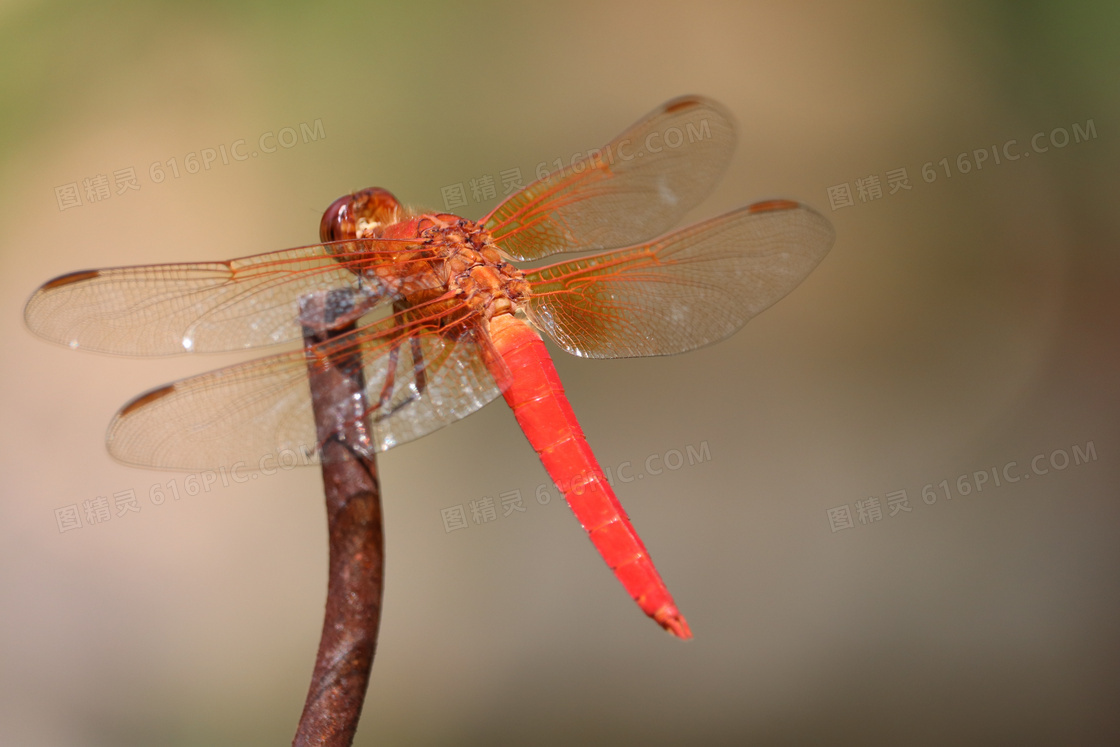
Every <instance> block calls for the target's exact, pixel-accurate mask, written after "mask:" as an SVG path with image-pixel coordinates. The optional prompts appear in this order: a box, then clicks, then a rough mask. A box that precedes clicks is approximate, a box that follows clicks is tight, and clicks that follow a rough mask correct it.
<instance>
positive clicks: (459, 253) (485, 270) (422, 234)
mask: <svg viewBox="0 0 1120 747" xmlns="http://www.w3.org/2000/svg"><path fill="white" fill-rule="evenodd" d="M417 231H418V236H419V238H422V239H423V240H424V243H425V246H427V247H428V248H429V249H430V251H431V252H432V255H433V256H432V261H433V264H435V265H442V267H441V268H440V271H439V274H440V275H442V276H443V277H444V278H446V283H447V290H448V291H449V292H450V293H452V294H454V295H455V296H456V297H457V299H458V301H459V302H460V303H463V302H465V303H466V305H467V307H468V308H469V309H470V310H471V311H473V312H476V313H481V314H482V316H483V317H484V318H486V319H489V318H490V317H492V316H494V315H496V314H511V313H515V312H516V311H517V310H518V309H519V308H520V305H521V303H522V302H523V301H524V300H525V299H526V298H527V297H528V295H529V283H528V282H527V281H526V280H525V277H524V275H523V274H522V272H521V271H520V270H518V269H517V268H516V267H514V266H513V265H511V264H510V263H509V262H506V261H505V260H504V259H503V258H502V255H501V253H500V252H499V251H498V247H497V246H496V245H495V244H494V240H493V238H492V237H491V236H490V233H489V232H488V231H486V230H485V229H484V228H483V227H482V226H480V225H479V224H477V223H475V222H473V221H469V220H466V219H465V218H460V217H459V216H456V215H450V214H448V213H438V214H429V215H424V216H421V217H420V219H419V220H418V223H417Z"/></svg>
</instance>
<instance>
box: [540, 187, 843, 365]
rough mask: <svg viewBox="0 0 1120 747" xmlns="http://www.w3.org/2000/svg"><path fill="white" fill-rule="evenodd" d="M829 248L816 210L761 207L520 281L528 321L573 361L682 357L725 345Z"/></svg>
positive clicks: (784, 204) (777, 204) (827, 227)
mask: <svg viewBox="0 0 1120 747" xmlns="http://www.w3.org/2000/svg"><path fill="white" fill-rule="evenodd" d="M833 239H834V233H833V230H832V226H831V224H830V223H829V222H828V220H826V219H825V218H824V217H823V216H822V215H820V214H819V213H817V212H816V211H815V210H813V209H812V208H810V207H807V206H805V205H801V204H798V203H796V202H791V201H788V200H771V201H768V202H760V203H757V204H754V205H751V206H749V207H745V208H742V209H740V210H736V211H733V212H730V213H727V214H725V215H722V216H720V217H718V218H713V219H712V220H709V221H705V222H703V223H698V224H697V225H695V226H690V227H689V228H686V229H683V230H681V231H677V232H675V233H672V234H670V235H668V236H664V237H662V238H660V239H657V240H656V241H651V242H649V243H647V244H643V245H640V246H634V247H630V248H627V249H621V250H618V251H613V252H606V253H604V254H598V255H595V256H593V257H585V258H583V259H578V260H573V261H570V262H563V263H560V264H555V265H550V266H548V267H542V268H540V269H537V270H534V271H532V272H529V273H526V278H527V279H528V280H529V281H530V283H531V284H532V287H533V294H532V296H531V297H530V309H531V314H530V316H531V319H532V321H533V323H534V324H536V325H537V326H538V327H540V328H542V329H543V330H544V331H546V332H547V333H548V334H549V335H550V336H552V338H553V339H555V340H556V342H557V343H559V344H560V345H561V346H562V347H563V348H564V349H565V350H567V351H568V352H569V353H572V354H574V355H579V356H583V357H587V358H625V357H635V356H647V355H670V354H673V353H681V352H684V351H686V350H692V349H694V348H698V347H700V346H702V345H707V344H708V343H711V342H715V341H717V340H721V339H723V338H724V337H727V336H728V335H730V334H731V333H733V332H735V331H736V330H737V329H739V328H740V327H742V326H743V324H745V323H746V322H747V320H748V319H750V318H751V317H753V316H755V315H756V314H758V313H759V312H761V311H762V310H763V309H765V308H767V307H768V306H770V305H771V304H773V303H774V302H776V301H777V300H778V299H780V298H781V297H782V296H784V295H786V294H787V293H789V292H790V291H791V290H793V289H794V288H795V287H796V286H797V284H798V283H800V282H801V281H802V280H803V279H805V277H806V276H807V275H808V274H809V272H810V271H812V269H813V268H814V267H816V266H817V263H819V262H820V261H821V259H823V258H824V256H825V254H827V253H828V250H829V249H830V248H831V247H832V242H833Z"/></svg>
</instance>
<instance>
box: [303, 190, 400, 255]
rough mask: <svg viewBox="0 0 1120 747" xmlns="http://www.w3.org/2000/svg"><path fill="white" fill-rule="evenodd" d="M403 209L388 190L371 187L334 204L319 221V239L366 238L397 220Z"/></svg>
mask: <svg viewBox="0 0 1120 747" xmlns="http://www.w3.org/2000/svg"><path fill="white" fill-rule="evenodd" d="M402 212H403V210H402V208H401V204H400V203H399V202H397V198H396V197H394V196H393V195H392V193H391V192H389V190H387V189H382V188H381V187H369V188H368V189H363V190H361V191H360V192H355V193H354V194H350V195H344V196H342V197H339V198H338V199H337V200H335V201H334V202H332V203H331V206H330V207H329V208H327V210H326V212H324V213H323V219H322V220H321V221H320V222H319V240H320V241H323V242H327V241H345V240H347V239H358V238H366V237H368V236H370V235H372V234H373V233H374V229H376V228H379V227H381V226H386V225H389V224H391V223H396V222H397V221H398V220H399V219H400V215H401V213H402Z"/></svg>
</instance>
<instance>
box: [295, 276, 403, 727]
mask: <svg viewBox="0 0 1120 747" xmlns="http://www.w3.org/2000/svg"><path fill="white" fill-rule="evenodd" d="M349 310H350V309H349V300H348V297H347V296H346V295H345V294H340V293H338V292H333V291H330V292H321V293H315V294H312V295H310V296H308V297H306V298H304V299H301V302H300V321H301V323H302V324H303V328H304V345H305V347H310V346H311V345H315V344H319V343H324V342H329V341H330V340H333V339H335V338H338V337H339V336H340V335H344V334H346V333H347V332H349V331H351V330H353V329H354V323H353V322H350V323H343V324H339V325H338V326H335V324H336V322H335V320H337V319H339V318H340V317H341V318H344V319H345V318H347V312H348V311H349ZM329 348H330V346H329V345H327V346H326V348H325V350H326V353H327V354H326V355H325V356H322V357H321V358H320V359H319V360H309V362H308V373H309V378H310V383H311V400H312V404H313V407H314V410H315V426H316V432H317V434H318V438H319V444H320V453H321V457H322V469H323V488H324V492H325V493H326V499H327V526H328V531H329V535H330V576H329V579H328V581H327V605H326V613H325V616H324V619H323V634H322V638H321V639H320V641H319V653H318V656H317V657H316V659H315V672H314V674H313V675H312V677H311V687H310V689H309V690H308V693H307V702H306V703H305V704H304V707H303V715H302V716H301V717H300V722H299V728H298V729H297V731H296V736H295V739H294V740H293V741H292V744H293V745H300V746H302V745H349V744H351V743H352V742H353V740H354V732H355V731H356V730H357V728H358V717H359V716H360V715H361V712H362V703H363V701H364V700H365V695H366V688H367V686H368V685H369V675H370V669H371V668H372V666H373V655H374V651H375V650H376V648H377V629H378V625H379V623H380V622H381V590H382V580H383V572H384V559H385V555H384V541H383V535H382V527H381V488H380V484H379V482H378V479H377V462H376V459H375V457H374V454H373V451H372V449H371V448H369V444H370V441H369V427H368V423H367V419H366V417H365V413H366V410H367V408H366V405H365V397H364V394H363V392H364V389H365V380H364V378H363V376H362V367H361V360H360V357H359V355H358V351H357V350H354V349H346V348H342V347H340V348H339V352H331V351H330V350H329ZM319 350H320V351H323V350H324V348H319Z"/></svg>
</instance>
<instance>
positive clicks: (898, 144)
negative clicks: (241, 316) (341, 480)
mask: <svg viewBox="0 0 1120 747" xmlns="http://www.w3.org/2000/svg"><path fill="white" fill-rule="evenodd" d="M1118 31H1120V9H1118V6H1116V5H1115V4H1111V3H1087V4H1074V5H1061V4H1058V3H1011V2H1004V3H979V4H977V3H946V2H940V3H937V2H933V3H915V4H906V5H905V6H904V7H899V6H897V5H895V4H890V3H861V4H858V5H846V6H844V7H842V8H841V7H839V6H836V5H834V4H829V3H788V4H781V5H779V4H771V3H765V4H764V3H724V4H704V3H697V4H684V3H679V2H676V3H660V2H653V3H636V2H634V3H617V2H615V3H575V4H570V3H565V4H555V5H547V6H546V5H537V4H530V3H484V4H481V5H478V6H476V7H473V8H470V9H465V8H463V7H460V6H459V5H457V4H452V3H431V4H428V3H414V4H412V5H411V6H410V7H407V8H405V7H404V6H399V5H394V4H377V3H373V4H358V3H355V4H352V5H348V4H339V3H325V4H307V5H275V4H268V3H247V2H240V3H232V4H217V3H213V4H187V3H128V2H124V3H112V4H108V5H105V4H101V5H97V6H87V5H85V4H81V3H47V2H8V3H4V4H2V5H0V61H2V63H0V268H2V270H3V272H2V273H0V290H2V296H0V297H2V298H3V301H2V313H0V335H2V337H3V345H4V354H3V355H2V356H0V372H2V374H0V375H2V376H3V387H2V388H0V398H2V399H0V408H2V411H3V413H4V427H3V429H0V464H2V467H3V473H2V474H3V480H2V481H0V482H2V488H0V489H2V490H3V496H2V500H0V723H3V724H4V727H3V731H4V741H5V743H8V744H19V745H114V746H117V745H148V744H161V745H271V744H284V743H288V742H289V741H290V739H291V735H292V734H293V732H294V730H295V725H296V722H297V720H298V717H299V714H300V711H301V709H302V705H303V701H304V697H305V694H306V687H307V683H308V680H309V677H310V672H311V668H312V664H313V661H314V656H315V650H316V646H317V642H318V636H319V628H320V625H321V619H322V618H321V615H322V605H323V599H324V594H325V586H326V552H327V548H326V530H325V521H324V510H323V500H322V497H321V484H320V476H319V474H318V471H317V470H315V469H297V470H291V471H280V472H278V473H277V474H274V475H262V476H261V477H260V478H259V479H252V480H249V481H247V482H245V483H243V484H235V483H232V482H230V483H229V484H228V485H223V484H222V483H221V481H216V482H214V483H213V484H210V485H208V486H207V487H208V490H205V491H200V490H195V491H194V492H195V493H196V494H194V495H190V494H188V492H187V485H186V477H187V476H186V475H183V474H175V473H163V472H156V471H146V470H139V469H132V468H128V467H125V466H122V465H119V464H117V463H115V462H113V461H112V460H111V459H110V458H109V456H108V455H107V453H106V451H105V448H104V443H103V439H104V429H105V426H106V425H107V423H108V421H109V419H110V417H111V416H112V414H113V413H114V412H115V411H116V409H117V408H118V407H119V406H120V405H121V404H122V403H124V402H125V401H127V400H128V399H129V398H130V397H132V396H134V395H135V394H137V393H139V392H141V391H144V390H146V389H148V388H150V387H153V386H156V385H158V384H161V383H164V382H167V381H170V380H173V379H177V378H181V377H183V376H187V375H190V374H194V373H199V372H202V371H206V370H209V369H212V368H216V367H219V366H222V365H227V364H230V363H233V362H236V361H238V360H243V359H246V358H248V357H251V356H249V355H217V356H187V357H179V358H168V359H152V360H142V359H127V358H112V357H108V356H99V355H94V354H88V353H81V352H75V351H71V350H67V349H64V348H62V347H59V346H55V345H52V344H49V343H47V342H44V341H42V340H40V339H38V338H36V337H35V336H33V335H32V334H31V333H30V332H28V331H27V329H26V328H25V326H24V324H23V319H22V308H23V304H24V302H25V300H26V299H27V297H28V296H29V295H30V294H31V292H32V291H33V290H34V289H35V287H36V286H38V285H39V284H40V283H42V282H43V281H45V280H47V279H49V278H51V277H53V276H55V275H58V274H61V273H64V272H70V271H74V270H79V269H85V268H91V267H103V266H112V265H126V264H136V263H151V262H167V261H175V260H183V261H185V260H213V259H225V258H231V257H237V256H242V255H246V254H252V253H257V252H261V251H268V250H274V249H280V248H284V247H288V246H296V245H301V244H306V243H312V242H314V241H315V240H316V237H317V229H318V222H319V216H320V214H321V211H322V210H323V209H324V208H325V207H326V206H327V205H328V204H329V203H330V202H331V201H332V200H334V199H335V198H336V197H338V196H339V195H341V194H344V193H347V192H349V191H351V190H355V189H359V188H362V187H366V186H371V185H378V186H384V187H387V188H389V189H391V190H392V191H393V192H394V193H395V194H396V195H397V196H398V197H399V198H400V199H401V200H402V201H404V202H406V203H409V204H412V205H418V206H426V207H430V208H436V209H440V210H443V209H446V208H448V207H452V208H453V211H454V212H457V213H460V214H463V215H465V216H467V217H471V218H475V217H479V216H481V215H484V214H485V213H486V212H488V211H489V209H490V208H491V207H493V205H494V204H496V202H497V198H498V197H500V196H501V194H502V181H501V178H500V174H501V173H502V172H508V171H511V170H514V169H518V170H520V172H521V174H522V175H523V176H524V178H525V181H526V182H527V181H530V180H531V179H532V178H533V177H532V175H533V174H534V173H535V170H536V168H537V165H538V164H541V163H546V164H552V163H553V162H554V161H555V160H556V159H567V158H569V157H570V154H572V153H576V152H585V151H586V150H587V149H589V148H594V147H597V146H600V145H602V144H604V143H605V142H607V141H608V140H609V139H611V138H612V137H614V136H615V135H616V134H617V133H619V132H621V131H622V130H623V129H624V128H625V127H627V126H628V125H629V124H630V123H632V122H633V121H634V120H636V119H637V118H638V117H640V116H642V115H644V114H645V113H646V112H648V111H649V110H651V109H653V108H654V107H655V106H657V105H659V104H660V103H661V102H663V101H665V100H667V99H670V98H672V97H674V96H678V95H681V94H684V93H701V94H704V95H707V96H710V97H713V98H715V99H718V100H719V101H721V102H723V103H724V104H725V105H726V106H727V107H728V108H729V109H730V110H731V111H732V112H733V113H734V115H735V117H736V119H737V121H738V125H739V134H740V144H739V148H738V150H737V151H736V154H735V157H734V161H733V162H732V163H731V165H730V168H729V170H728V175H727V177H726V178H725V179H724V180H723V182H722V183H721V184H720V186H719V188H718V189H717V191H716V192H715V193H714V194H713V196H712V197H711V198H710V199H708V200H707V201H706V202H705V203H704V204H703V205H702V206H701V207H700V208H698V209H697V210H696V211H695V214H694V215H693V216H691V217H693V218H696V219H700V218H704V217H708V216H711V215H715V214H717V213H719V212H722V211H725V210H727V209H730V208H733V207H736V206H739V205H742V204H745V203H747V202H751V201H755V200H758V199H764V198H768V197H775V196H784V197H790V198H794V199H798V200H802V201H805V202H808V203H810V204H812V205H814V206H816V207H817V209H818V210H820V211H822V212H823V213H825V214H826V215H827V216H828V217H829V218H830V219H831V220H832V222H833V224H834V225H835V227H836V231H837V236H838V238H837V241H836V244H835V247H834V248H833V250H832V252H831V254H830V255H829V256H828V257H827V258H826V259H825V261H824V262H823V263H822V264H821V266H820V267H818V268H817V270H816V271H815V272H814V273H813V274H812V275H811V276H810V277H809V278H808V280H807V281H806V282H805V283H804V284H803V285H801V286H800V287H799V288H798V289H797V290H796V291H795V292H794V293H793V294H791V295H790V296H789V297H788V298H787V299H785V300H784V301H782V302H781V303H779V304H778V305H777V306H775V307H774V308H773V309H771V310H769V311H767V312H766V313H765V314H763V315H762V316H760V317H759V318H757V319H756V320H754V321H753V322H752V323H751V324H749V325H748V326H747V327H746V328H745V329H744V330H743V331H742V332H740V333H738V334H737V335H735V336H734V337H733V338H731V339H729V340H727V341H725V342H722V343H720V344H718V345H715V346H712V347H709V348H705V349H703V350H700V351H697V352H694V353H691V354H689V355H685V356H680V357H675V358H663V359H644V360H628V361H605V362H600V361H585V360H579V359H575V358H571V357H568V356H566V355H564V354H563V353H557V367H558V369H559V371H560V374H561V377H562V378H563V380H564V381H565V383H566V387H567V390H568V393H569V396H570V398H571V401H572V404H573V406H574V408H575V410H576V412H577V413H578V414H579V416H580V418H581V421H582V423H583V427H584V429H585V431H586V432H587V435H588V438H589V440H590V442H591V444H592V446H593V447H594V448H595V449H596V451H597V453H598V455H599V458H600V460H601V461H602V463H603V465H604V466H605V467H608V468H609V469H611V470H612V472H613V473H614V474H615V475H619V474H621V475H623V476H625V477H627V478H628V481H625V482H624V481H622V480H618V481H617V482H616V489H617V491H618V493H619V497H620V499H621V500H622V501H623V503H624V504H625V505H626V507H627V509H628V511H629V513H630V516H631V518H632V519H633V521H634V523H635V525H636V526H637V528H638V530H639V531H640V532H641V533H642V536H643V537H644V539H645V542H646V544H647V546H648V547H649V548H650V551H651V553H652V555H653V558H654V559H655V561H656V562H657V564H658V567H659V568H660V570H661V572H662V574H663V575H664V577H665V579H666V581H667V583H668V585H669V588H670V589H671V590H672V591H673V593H674V595H675V597H676V599H677V601H678V603H679V604H680V606H681V608H682V610H683V611H684V613H685V614H686V616H687V617H688V620H689V622H690V623H691V625H692V629H693V631H694V633H695V640H693V641H691V642H688V643H682V642H680V641H677V640H674V639H672V638H671V637H669V636H667V635H666V634H665V633H664V632H662V631H661V630H660V629H659V628H658V627H657V626H656V625H655V624H653V623H652V622H650V621H649V620H647V619H646V618H645V617H644V616H643V615H642V614H641V613H640V612H639V611H638V610H637V609H636V607H635V605H634V604H633V603H632V602H631V601H630V600H629V599H628V598H627V596H626V594H625V593H624V592H623V590H622V589H621V588H620V587H619V585H618V583H617V582H616V581H615V580H614V579H613V577H612V575H611V574H610V572H609V571H608V570H607V569H606V567H605V566H604V564H603V562H602V560H601V559H600V558H599V556H598V555H597V553H596V552H595V551H594V550H593V548H592V546H591V545H590V543H589V542H588V540H587V539H586V537H585V535H584V534H583V532H582V530H580V528H579V526H578V525H577V523H576V522H575V521H574V519H573V518H572V517H571V515H570V512H569V511H568V509H567V508H566V506H564V505H563V503H562V501H560V499H559V498H558V497H557V495H556V494H555V491H554V490H551V486H548V485H547V484H546V481H547V478H546V476H545V473H544V471H543V469H542V468H541V466H540V464H539V462H538V460H537V459H536V457H535V456H534V454H533V453H532V451H531V450H530V448H529V447H528V445H527V443H526V442H525V440H524V438H523V436H522V435H521V434H520V432H519V430H518V429H517V426H516V423H515V422H514V420H513V418H512V416H511V415H510V413H509V412H508V410H507V409H506V408H505V407H504V406H503V405H500V404H496V405H493V406H492V407H488V408H486V409H485V410H483V411H482V412H480V413H479V414H476V415H474V416H472V417H470V418H467V419H466V420H463V421H462V422H460V423H457V424H455V425H453V426H451V427H449V428H446V429H444V430H442V431H440V432H438V433H436V434H434V435H432V436H429V437H426V438H424V439H422V440H420V441H417V442H414V443H410V444H407V445H405V446H402V447H400V448H397V449H395V450H393V451H391V452H389V453H387V454H385V455H383V456H382V458H381V460H380V467H381V472H382V486H383V491H384V508H385V518H386V528H385V530H386V538H387V539H386V541H387V556H388V557H387V578H386V589H385V599H384V617H383V620H382V626H381V638H380V645H379V650H378V652H377V659H376V661H375V665H374V670H373V677H372V682H371V685H370V689H369V695H368V698H367V700H366V704H365V709H364V713H363V720H362V724H361V728H360V730H359V732H358V738H357V741H356V744H363V745H372V744H417V745H429V744H431V745H441V744H449V745H450V744H457V745H472V744H478V745H493V744H542V745H544V744H547V745H551V744H556V745H566V744H572V743H576V742H578V743H581V744H638V743H643V744H666V745H668V744H712V745H714V744H745V743H751V744H821V743H828V744H860V745H869V744H884V745H886V744H890V745H899V744H915V745H917V744H937V745H940V744H947V743H955V744H995V743H1002V744H1011V743H1014V744H1058V743H1061V744H1105V743H1118V742H1120V711H1118V710H1117V708H1116V702H1117V698H1118V696H1120V642H1118V641H1120V638H1118V636H1117V631H1118V625H1120V542H1117V530H1118V529H1120V501H1118V498H1120V496H1118V491H1117V478H1118V477H1120V466H1118V461H1117V449H1118V448H1120V438H1118V436H1120V433H1118V426H1117V422H1118V417H1117V416H1118V415H1120V397H1118V393H1120V389H1118V387H1117V384H1116V382H1117V381H1118V377H1120V353H1118V349H1117V335H1118V332H1120V294H1118V293H1117V291H1118V287H1117V285H1118V274H1120V252H1118V251H1117V246H1118V238H1120V210H1117V198H1116V195H1117V193H1118V186H1120V184H1118V178H1117V169H1116V164H1117V156H1118V154H1120V135H1118V126H1120V97H1117V94H1116V70H1117V69H1120V51H1118V50H1120V48H1118V47H1117V46H1116V44H1115V39H1116V35H1117V32H1118ZM239 141H240V144H239V145H236V143H238V142H239ZM207 151H208V152H209V153H211V154H214V155H211V156H210V157H209V160H208V162H207V163H206V165H207V166H208V167H207V168H201V164H202V162H203V160H204V159H206V152H207ZM215 152H216V154H215ZM234 153H236V154H239V155H240V156H241V157H242V158H243V159H244V160H237V159H235V158H234V157H232V155H230V154H234ZM192 154H193V157H192ZM172 160H173V161H174V166H173V165H172V163H171V162H172ZM188 160H190V162H191V165H192V166H193V167H194V168H193V170H189V169H188ZM176 168H177V169H178V176H175V175H174V173H173V172H174V171H175V169H176ZM130 169H131V170H132V171H131V172H130V171H129V170H130ZM160 177H161V178H160ZM485 177H489V178H490V179H491V180H493V183H494V184H495V185H496V196H494V197H489V196H488V194H487V190H486V189H485V188H484V185H485V183H486V179H485ZM172 480H174V481H175V486H174V489H177V490H178V491H179V498H178V499H176V498H175V497H174V496H173V495H172V492H173V488H172V486H171V484H170V483H171V481H172ZM997 483H998V484H997ZM192 484H193V483H192ZM541 485H545V486H546V487H545V490H546V491H551V500H550V501H549V502H548V503H547V504H542V503H541V502H539V501H538V500H537V495H538V488H539V486H541ZM196 487H197V486H196ZM129 491H131V492H132V493H134V494H135V495H136V497H137V499H136V504H135V505H136V506H137V507H138V509H139V510H138V511H131V512H127V513H125V514H124V515H118V514H117V513H115V512H113V513H112V516H111V518H109V519H108V520H104V521H100V522H96V521H95V522H92V523H91V522H90V521H89V519H88V516H87V514H86V512H85V509H84V506H85V504H86V502H89V501H95V500H96V499H97V498H107V499H109V501H110V504H112V502H113V501H114V497H115V496H118V495H126V496H127V495H128V493H129ZM510 491H520V492H521V494H522V496H523V498H524V506H525V511H523V512H515V513H512V514H511V515H509V516H504V515H503V514H502V511H501V508H500V502H499V496H500V495H501V494H503V493H509V492H510ZM160 494H162V495H164V496H166V497H165V498H164V499H163V501H162V503H154V502H153V500H152V498H153V497H157V496H159V495H160ZM485 497H490V498H492V499H494V502H495V504H496V505H499V510H498V512H497V516H496V518H494V519H493V520H491V521H485V522H479V523H476V522H475V521H473V520H468V522H467V525H466V526H465V528H459V529H454V528H452V527H449V526H448V525H446V524H445V521H444V510H445V509H454V508H455V507H457V506H458V507H462V510H463V512H464V513H465V515H466V516H467V517H468V519H469V517H471V510H470V504H471V502H472V501H480V500H481V499H483V498H485ZM541 497H542V499H543V498H544V495H543V494H542V496H541ZM157 500H158V497H157ZM68 511H69V512H71V513H70V514H67V512H68ZM67 515H70V516H71V517H72V516H74V515H77V516H78V517H79V518H80V519H81V525H80V526H75V525H73V524H70V523H67V522H66V521H64V520H60V517H65V516H67ZM449 529H450V531H449Z"/></svg>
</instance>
